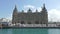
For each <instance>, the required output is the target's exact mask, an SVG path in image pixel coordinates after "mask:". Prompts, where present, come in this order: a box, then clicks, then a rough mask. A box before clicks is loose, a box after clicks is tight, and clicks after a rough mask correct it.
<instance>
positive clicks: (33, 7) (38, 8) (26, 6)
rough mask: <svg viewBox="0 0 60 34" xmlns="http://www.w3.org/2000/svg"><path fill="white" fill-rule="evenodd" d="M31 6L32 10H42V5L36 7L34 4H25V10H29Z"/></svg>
mask: <svg viewBox="0 0 60 34" xmlns="http://www.w3.org/2000/svg"><path fill="white" fill-rule="evenodd" d="M29 8H30V9H31V10H32V12H36V9H37V10H38V12H40V11H41V8H40V7H35V6H33V5H25V6H24V10H25V12H27V10H28V9H29Z"/></svg>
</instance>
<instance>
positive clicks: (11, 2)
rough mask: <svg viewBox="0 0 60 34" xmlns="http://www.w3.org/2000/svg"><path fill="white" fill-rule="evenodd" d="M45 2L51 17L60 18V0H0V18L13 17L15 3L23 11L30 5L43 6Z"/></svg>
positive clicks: (53, 18) (36, 7)
mask: <svg viewBox="0 0 60 34" xmlns="http://www.w3.org/2000/svg"><path fill="white" fill-rule="evenodd" d="M43 3H45V5H46V8H47V11H48V13H49V19H50V20H51V19H52V20H55V19H57V20H56V21H58V20H60V15H59V14H60V13H59V12H60V0H0V18H11V17H12V13H13V9H14V7H15V5H17V9H18V10H19V11H21V10H25V9H27V8H30V7H31V8H34V9H38V8H41V7H42V6H43ZM57 15H58V16H57ZM56 16H57V17H56Z"/></svg>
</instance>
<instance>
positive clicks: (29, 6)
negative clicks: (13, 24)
mask: <svg viewBox="0 0 60 34" xmlns="http://www.w3.org/2000/svg"><path fill="white" fill-rule="evenodd" d="M24 8H32V9H34V8H35V6H32V5H25V6H24Z"/></svg>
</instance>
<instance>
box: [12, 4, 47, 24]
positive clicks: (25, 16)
mask: <svg viewBox="0 0 60 34" xmlns="http://www.w3.org/2000/svg"><path fill="white" fill-rule="evenodd" d="M16 23H21V24H48V13H47V9H46V8H45V4H43V7H42V10H41V12H38V10H37V9H36V12H33V11H32V10H31V9H28V10H27V13H26V12H24V10H22V12H18V10H17V7H16V6H15V8H14V10H13V15H12V24H16Z"/></svg>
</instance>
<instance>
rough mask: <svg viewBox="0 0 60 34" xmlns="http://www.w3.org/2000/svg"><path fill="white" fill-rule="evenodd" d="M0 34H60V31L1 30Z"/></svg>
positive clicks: (33, 29) (34, 29)
mask: <svg viewBox="0 0 60 34" xmlns="http://www.w3.org/2000/svg"><path fill="white" fill-rule="evenodd" d="M0 34H60V29H46V28H45V29H44V28H43V29H42V28H41V29H40V28H31V29H30V28H27V29H26V28H23V29H22V28H21V29H0Z"/></svg>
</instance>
